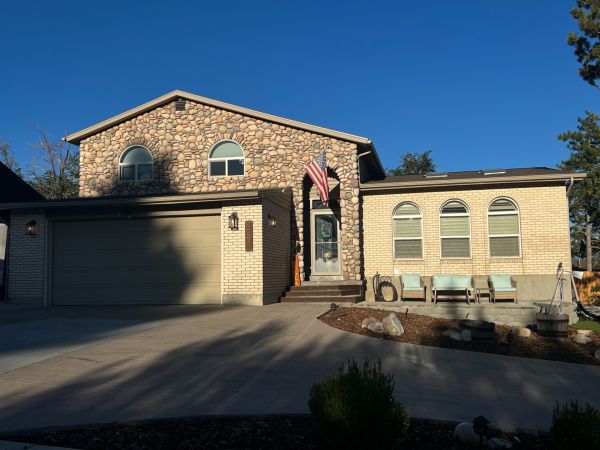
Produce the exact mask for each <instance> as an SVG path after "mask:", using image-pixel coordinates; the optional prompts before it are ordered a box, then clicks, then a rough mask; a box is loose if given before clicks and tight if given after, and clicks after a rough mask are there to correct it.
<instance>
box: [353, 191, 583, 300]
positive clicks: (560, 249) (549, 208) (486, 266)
mask: <svg viewBox="0 0 600 450" xmlns="http://www.w3.org/2000/svg"><path fill="white" fill-rule="evenodd" d="M498 197H508V198H511V199H512V200H514V202H515V203H516V204H517V206H518V207H519V211H520V222H521V257H520V258H490V256H489V241H488V230H487V211H488V206H489V204H490V203H491V202H492V201H493V200H494V199H496V198H498ZM450 199H459V200H462V201H464V202H465V203H466V204H467V205H468V207H469V209H470V214H471V248H472V250H471V258H469V259H442V258H441V257H440V234H439V223H440V220H439V211H440V208H441V206H442V204H443V203H445V202H446V201H447V200H450ZM405 201H409V202H413V203H415V204H416V205H418V206H419V208H421V213H422V217H423V219H422V220H423V238H424V239H423V250H424V255H423V256H424V257H423V259H422V260H418V261H410V260H394V257H393V239H392V215H393V211H394V208H395V207H396V206H397V205H398V204H399V203H402V202H405ZM568 218H569V213H568V201H567V196H566V191H565V187H564V186H542V187H540V186H538V187H535V186H527V187H494V188H489V189H463V190H448V191H429V192H424V191H421V192H398V193H386V194H365V195H364V196H363V228H364V258H365V259H364V266H365V275H366V277H372V276H373V275H374V274H375V273H376V272H379V273H380V274H382V275H388V276H391V275H393V276H394V278H395V281H396V282H397V281H398V276H399V275H400V274H402V273H416V274H420V275H422V276H425V277H429V276H431V275H434V274H445V273H447V274H468V275H475V276H477V277H476V279H475V283H476V286H477V285H478V286H485V285H487V281H486V280H487V275H489V274H493V273H507V274H511V275H513V276H514V278H515V279H517V288H518V290H519V295H520V296H521V298H525V297H527V298H529V299H532V300H533V299H545V300H549V297H551V296H552V293H553V290H554V285H555V280H554V274H555V272H556V267H557V265H558V263H559V262H562V263H563V264H564V265H565V268H566V270H569V271H570V270H571V269H570V268H571V244H570V235H569V222H568ZM370 287H371V286H370V283H369V288H370ZM428 290H429V289H428ZM429 291H430V290H429ZM565 292H566V295H567V296H568V295H569V292H570V289H569V287H568V286H566V289H565ZM536 297H537V298H536ZM568 298H570V297H568Z"/></svg>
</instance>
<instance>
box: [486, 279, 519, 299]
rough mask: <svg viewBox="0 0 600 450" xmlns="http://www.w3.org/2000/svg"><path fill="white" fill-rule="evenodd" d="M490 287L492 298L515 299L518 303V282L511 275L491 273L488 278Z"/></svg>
mask: <svg viewBox="0 0 600 450" xmlns="http://www.w3.org/2000/svg"><path fill="white" fill-rule="evenodd" d="M488 286H489V287H490V300H491V301H492V303H496V300H513V301H514V302H515V303H517V283H516V282H515V281H514V280H513V279H512V277H511V276H510V275H490V276H489V278H488Z"/></svg>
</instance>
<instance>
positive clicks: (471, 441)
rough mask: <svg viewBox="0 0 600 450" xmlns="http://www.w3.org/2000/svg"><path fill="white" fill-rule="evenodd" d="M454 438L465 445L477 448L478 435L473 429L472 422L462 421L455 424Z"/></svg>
mask: <svg viewBox="0 0 600 450" xmlns="http://www.w3.org/2000/svg"><path fill="white" fill-rule="evenodd" d="M454 438H455V439H457V440H458V441H459V442H460V443H462V444H463V445H466V446H467V447H473V448H479V435H478V434H477V433H475V430H473V424H472V423H466V422H463V423H459V424H458V425H456V428H455V429H454ZM484 440H485V438H484Z"/></svg>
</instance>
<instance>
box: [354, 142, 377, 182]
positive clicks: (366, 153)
mask: <svg viewBox="0 0 600 450" xmlns="http://www.w3.org/2000/svg"><path fill="white" fill-rule="evenodd" d="M371 153H373V151H372V150H369V151H366V152H364V153H359V154H358V159H357V162H356V163H357V164H358V184H359V185H360V183H362V177H361V174H360V158H362V157H363V156H366V155H369V154H371Z"/></svg>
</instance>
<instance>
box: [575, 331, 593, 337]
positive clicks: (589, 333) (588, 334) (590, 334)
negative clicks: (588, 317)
mask: <svg viewBox="0 0 600 450" xmlns="http://www.w3.org/2000/svg"><path fill="white" fill-rule="evenodd" d="M577 334H581V335H582V336H587V337H591V336H592V334H594V332H593V331H592V330H577Z"/></svg>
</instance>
